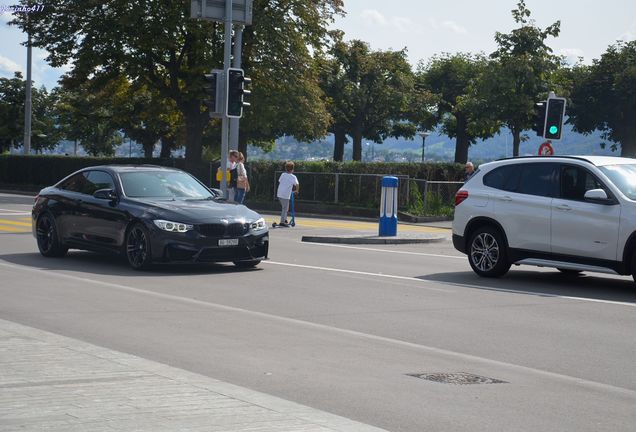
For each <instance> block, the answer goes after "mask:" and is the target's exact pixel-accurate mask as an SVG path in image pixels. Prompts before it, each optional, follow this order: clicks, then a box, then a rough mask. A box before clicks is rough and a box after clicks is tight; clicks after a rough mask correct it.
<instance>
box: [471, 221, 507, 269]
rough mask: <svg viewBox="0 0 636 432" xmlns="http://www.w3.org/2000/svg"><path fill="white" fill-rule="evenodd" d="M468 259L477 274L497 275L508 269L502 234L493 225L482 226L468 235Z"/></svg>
mask: <svg viewBox="0 0 636 432" xmlns="http://www.w3.org/2000/svg"><path fill="white" fill-rule="evenodd" d="M469 244H470V248H469V251H468V252H469V255H468V261H469V263H470V266H471V267H472V269H473V271H474V272H475V273H477V274H478V275H479V276H485V277H498V276H502V275H504V274H506V273H507V272H508V270H510V262H508V251H507V249H506V243H505V241H504V239H503V236H502V235H501V233H500V232H499V230H497V229H496V228H494V227H490V226H484V227H480V228H478V229H477V231H475V232H473V234H472V235H471V237H470V243H469Z"/></svg>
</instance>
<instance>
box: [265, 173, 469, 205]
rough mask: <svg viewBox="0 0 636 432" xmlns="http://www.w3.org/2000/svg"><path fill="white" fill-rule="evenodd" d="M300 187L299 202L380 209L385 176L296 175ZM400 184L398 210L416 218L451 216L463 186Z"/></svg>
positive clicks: (420, 182)
mask: <svg viewBox="0 0 636 432" xmlns="http://www.w3.org/2000/svg"><path fill="white" fill-rule="evenodd" d="M282 172H283V171H276V172H275V173H274V178H273V187H272V190H273V198H274V199H276V190H277V188H278V178H279V177H280V175H281V173H282ZM294 175H296V177H298V182H299V183H300V192H299V194H298V197H297V198H296V199H297V200H299V201H304V202H320V203H332V204H342V205H348V206H355V207H365V208H379V206H380V190H381V187H382V186H381V182H382V177H384V176H385V174H355V173H325V172H295V173H294ZM395 177H398V179H399V180H400V182H399V189H398V207H399V208H400V209H401V210H406V211H409V212H410V213H413V214H421V215H423V214H430V215H450V214H452V212H453V205H454V199H455V193H456V192H457V191H458V190H459V188H461V186H462V185H463V183H462V182H446V181H428V180H422V179H412V178H409V177H408V176H405V175H397V176H395Z"/></svg>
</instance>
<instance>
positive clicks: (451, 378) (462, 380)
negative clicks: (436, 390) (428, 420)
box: [407, 372, 508, 385]
mask: <svg viewBox="0 0 636 432" xmlns="http://www.w3.org/2000/svg"><path fill="white" fill-rule="evenodd" d="M407 375H408V376H412V377H415V378H420V379H425V380H428V381H435V382H438V383H442V384H458V385H465V384H507V383H508V382H507V381H502V380H498V379H495V378H488V377H483V376H479V375H473V374H469V373H466V372H455V373H423V374H407Z"/></svg>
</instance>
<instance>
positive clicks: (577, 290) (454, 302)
mask: <svg viewBox="0 0 636 432" xmlns="http://www.w3.org/2000/svg"><path fill="white" fill-rule="evenodd" d="M31 201H32V200H31V199H30V198H20V197H8V196H6V195H5V196H0V214H1V215H0V218H5V219H7V218H9V219H10V220H17V219H18V218H20V217H22V218H24V217H25V216H24V212H26V211H28V208H29V204H30V202H31ZM6 214H9V216H6ZM11 214H13V215H14V216H11ZM297 222H298V224H299V225H298V226H297V227H296V228H293V229H278V230H273V231H272V232H271V248H270V258H271V260H270V261H269V262H267V263H263V264H262V265H261V266H260V268H259V269H256V270H249V271H239V270H237V269H235V268H234V267H233V266H231V265H215V266H161V267H158V268H156V269H154V270H153V271H150V272H134V271H132V270H130V269H128V268H127V266H126V265H125V264H124V263H123V262H122V261H121V260H118V259H116V258H112V257H104V256H101V255H97V254H93V253H88V252H79V251H72V252H71V253H69V255H68V256H67V257H65V258H62V259H46V258H43V257H41V256H40V255H39V254H38V253H37V248H36V245H35V241H34V239H33V238H32V237H31V235H30V234H28V233H19V232H13V233H12V232H9V231H4V232H2V233H0V318H1V319H5V320H9V321H14V322H17V323H20V324H25V325H29V326H33V327H37V328H40V329H43V330H47V331H51V332H54V333H58V334H61V335H65V336H68V337H72V338H76V339H79V340H83V341H86V342H90V343H93V344H96V345H100V346H103V347H107V348H111V349H116V350H119V351H123V352H127V353H131V354H134V355H138V356H141V357H144V358H148V359H151V360H155V361H159V362H162V363H165V364H168V365H171V366H175V367H179V368H183V369H187V370H190V371H193V372H197V373H200V374H203V375H207V376H210V377H213V378H217V379H221V380H224V381H227V382H230V383H233V384H237V385H240V386H245V387H248V388H252V389H254V390H258V391H262V392H265V393H268V394H272V395H275V396H279V397H282V398H285V399H288V400H292V401H295V402H299V403H302V404H304V405H309V406H311V407H315V408H318V409H321V410H324V411H328V412H332V413H334V414H338V415H341V416H344V417H348V418H351V419H353V420H357V421H360V422H363V423H368V424H371V425H374V426H379V427H382V428H385V429H388V430H392V431H414V432H415V431H418V432H420V431H533V432H534V431H595V432H597V431H633V430H634V428H635V427H636V426H635V425H636V337H634V334H635V330H636V288H635V287H634V283H633V281H632V280H631V279H629V278H624V277H612V276H605V275H593V274H587V275H585V276H583V277H575V278H572V277H567V276H564V275H561V274H560V273H558V272H556V271H553V270H548V269H545V270H544V269H536V268H532V267H516V268H513V270H512V271H511V272H510V273H509V274H508V275H507V276H506V277H504V278H501V279H498V280H486V279H480V278H478V277H477V276H475V275H474V274H473V273H472V272H471V270H470V267H469V265H468V263H467V261H466V259H465V257H462V256H460V255H459V254H458V253H456V252H455V251H454V250H453V248H452V245H451V243H450V241H446V242H444V243H438V244H431V245H411V246H405V245H402V246H378V247H366V246H361V247H355V246H339V245H317V244H304V243H300V241H299V240H300V237H301V236H302V235H303V234H305V235H306V234H322V233H325V230H326V229H327V228H324V227H303V224H302V219H298V221H297ZM7 226H9V225H7ZM328 229H329V230H341V231H342V232H345V231H346V230H347V229H350V227H348V226H347V225H346V224H343V225H342V227H341V228H338V227H337V225H334V226H330V227H329V228H328ZM449 234H450V233H449ZM459 372H463V373H469V374H475V375H479V376H481V377H487V378H492V379H496V380H500V381H504V382H503V383H490V384H470V385H457V384H445V383H439V382H434V381H428V380H425V379H420V378H416V377H413V376H410V375H409V374H425V373H459Z"/></svg>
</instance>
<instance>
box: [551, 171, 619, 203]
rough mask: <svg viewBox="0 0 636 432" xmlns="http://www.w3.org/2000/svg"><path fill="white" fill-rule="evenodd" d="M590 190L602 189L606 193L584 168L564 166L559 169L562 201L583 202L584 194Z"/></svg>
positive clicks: (601, 185)
mask: <svg viewBox="0 0 636 432" xmlns="http://www.w3.org/2000/svg"><path fill="white" fill-rule="evenodd" d="M592 189H603V190H605V191H606V193H607V189H606V188H605V186H603V184H602V183H601V182H600V181H598V179H597V178H596V177H595V176H594V175H593V174H592V173H591V172H589V171H588V170H586V169H585V168H583V167H579V166H574V165H564V166H563V167H562V168H561V198H562V199H566V200H573V201H584V200H585V192H587V191H589V190H592ZM608 195H609V193H608Z"/></svg>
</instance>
